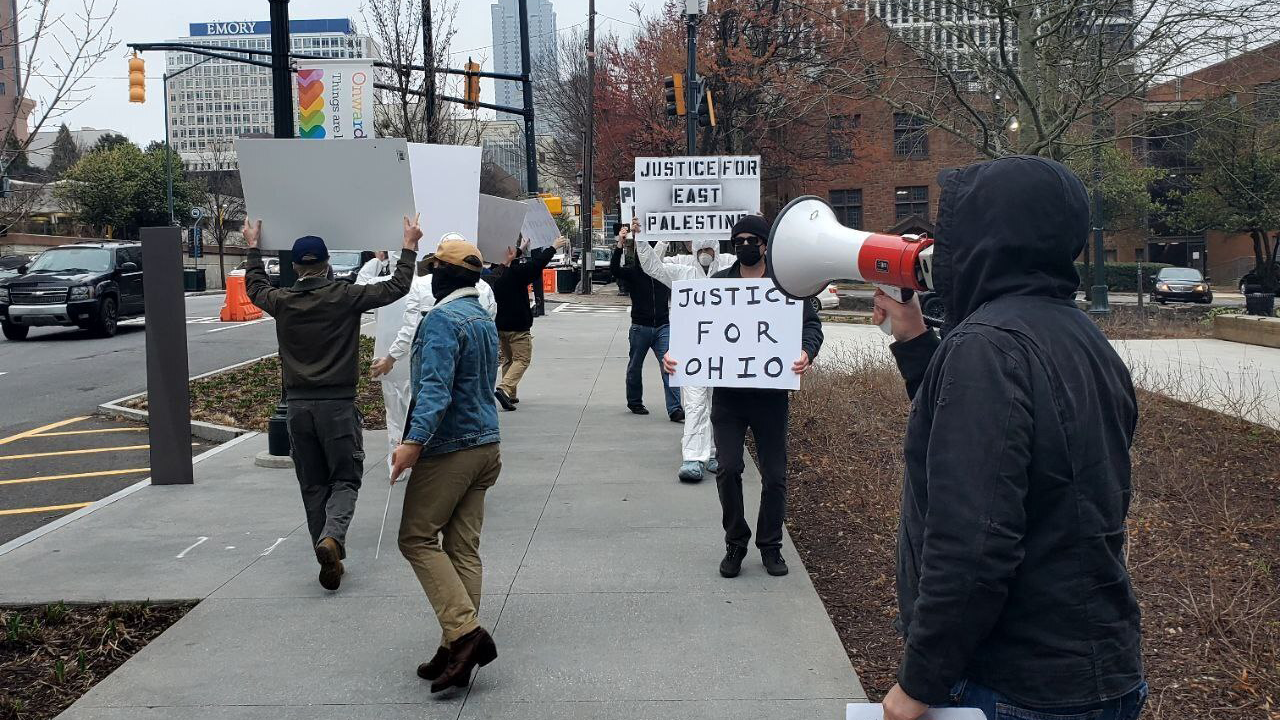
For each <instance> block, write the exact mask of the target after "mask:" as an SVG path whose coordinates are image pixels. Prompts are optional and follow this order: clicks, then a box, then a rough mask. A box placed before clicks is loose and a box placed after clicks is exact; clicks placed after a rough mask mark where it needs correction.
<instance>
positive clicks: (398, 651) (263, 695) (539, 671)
mask: <svg viewBox="0 0 1280 720" xmlns="http://www.w3.org/2000/svg"><path fill="white" fill-rule="evenodd" d="M628 322H629V321H628V319H627V316H626V315H625V314H623V313H616V314H614V313H609V314H588V313H583V314H578V313H568V312H565V313H552V314H549V315H548V316H547V317H545V318H541V319H539V320H538V322H537V325H536V326H535V334H536V336H537V339H536V341H535V345H536V347H535V351H534V364H533V367H532V368H531V370H530V372H529V374H528V375H527V376H526V378H525V381H524V383H523V384H522V386H521V393H520V395H521V400H522V401H523V402H522V403H521V404H520V409H519V410H518V411H517V412H514V413H504V414H502V421H503V428H502V430H503V461H504V469H503V473H502V477H501V478H500V479H499V481H498V484H497V486H496V487H495V488H494V489H493V490H492V491H491V493H490V495H489V501H488V508H487V512H488V516H487V518H486V523H485V534H484V542H483V546H482V548H481V554H482V555H483V557H484V560H485V570H486V572H485V594H484V599H483V602H482V607H481V620H482V622H483V623H484V624H485V625H486V626H488V627H489V628H490V629H491V630H492V631H493V632H494V635H495V637H496V639H497V642H498V648H499V657H498V660H497V662H495V663H494V664H493V665H491V666H489V667H488V668H485V669H484V670H482V671H481V672H480V674H479V675H478V677H477V679H476V681H475V682H474V684H473V686H472V688H470V690H467V691H457V692H454V693H452V694H450V693H444V694H442V695H439V696H434V697H433V696H431V695H430V693H429V691H428V688H427V685H426V684H425V683H424V682H423V681H421V680H419V679H418V678H417V677H416V676H415V674H414V668H415V667H416V665H417V663H419V662H422V661H423V660H425V659H427V658H428V657H429V656H430V654H431V653H432V652H433V651H434V649H435V642H436V640H437V639H438V633H439V630H438V626H437V625H436V623H435V620H434V617H433V616H432V615H431V611H430V607H429V605H428V604H427V601H426V598H425V597H424V596H423V594H422V591H421V589H420V588H419V587H418V585H417V583H416V581H415V579H414V576H413V574H412V572H411V571H410V569H409V567H408V564H407V563H406V562H405V561H404V560H403V559H402V558H401V557H400V555H399V552H398V550H397V548H396V543H395V531H396V527H397V525H398V516H399V512H398V505H399V501H400V498H401V497H402V496H403V490H402V489H397V490H396V492H395V494H394V496H393V501H392V504H393V506H395V507H393V508H392V510H391V519H390V520H389V521H388V524H387V525H388V527H387V537H386V538H384V539H383V542H382V549H381V557H380V559H379V560H377V561H376V562H375V561H374V560H373V555H374V546H375V543H376V538H377V533H378V524H379V521H380V515H381V512H382V507H383V502H384V499H385V494H384V493H385V488H386V481H385V479H384V478H385V476H386V472H385V467H386V465H385V458H384V457H379V456H378V455H379V453H377V452H374V451H373V450H374V449H375V448H377V449H379V450H381V449H383V448H385V446H386V443H385V434H383V433H381V432H379V433H370V434H368V435H367V436H366V448H368V449H369V450H370V453H369V454H370V458H369V460H368V462H367V464H366V467H367V468H368V472H367V474H366V478H365V480H366V484H365V492H364V494H363V497H362V500H361V504H360V505H359V508H358V511H357V513H356V517H355V521H354V523H353V526H352V532H351V535H350V536H349V538H348V543H349V560H348V574H347V576H346V578H344V581H343V586H342V589H341V591H339V592H338V593H337V594H330V593H327V592H325V591H324V590H322V589H321V588H320V587H319V585H318V584H317V583H316V580H315V575H316V565H315V560H314V556H313V553H312V551H311V549H310V548H309V542H308V540H307V538H306V530H305V528H304V527H302V508H301V504H300V502H299V500H298V491H297V486H296V481H295V480H294V478H293V475H292V473H291V472H288V471H269V470H260V469H257V468H255V467H253V463H252V458H253V455H254V454H255V453H256V452H258V451H259V450H261V449H262V448H263V447H265V438H262V437H255V438H251V439H249V440H246V441H244V442H241V443H239V444H238V445H236V446H234V447H231V448H229V449H227V450H226V451H224V452H223V453H221V454H219V455H217V456H215V457H213V458H210V459H208V460H206V461H204V462H202V463H201V464H200V465H198V466H197V468H196V485H195V486H194V487H172V486H170V487H159V486H157V487H146V488H144V489H142V490H140V491H138V492H135V493H133V494H132V495H129V496H128V497H125V498H123V499H120V500H118V501H116V502H115V503H113V504H111V505H109V506H107V507H105V508H102V509H101V510H98V511H96V512H94V513H92V514H89V515H87V516H85V517H82V518H80V519H78V520H76V521H74V522H72V523H69V524H67V525H66V526H64V527H62V528H60V529H58V530H56V531H54V532H52V533H49V534H48V535H45V536H44V537H41V538H39V539H37V540H35V541H33V542H31V543H29V544H26V545H24V546H22V547H19V548H17V549H15V550H13V551H11V552H9V553H8V554H6V555H4V556H0V577H3V578H5V579H6V582H4V583H3V584H2V585H0V603H22V602H46V601H53V600H68V601H92V600H126V599H148V598H149V599H152V600H160V599H187V598H190V599H201V600H202V602H201V603H200V604H199V605H198V606H197V607H196V608H195V609H194V610H192V611H191V613H189V614H188V615H187V616H186V617H185V618H183V619H182V620H181V621H179V622H178V623H177V624H175V625H174V626H173V627H172V628H170V629H169V630H168V631H167V632H165V633H164V634H163V635H161V636H160V637H159V638H157V639H156V640H155V641H153V642H152V643H151V644H150V645H149V646H147V647H146V648H145V649H144V650H143V651H142V652H140V653H139V654H138V655H136V656H135V657H134V658H133V659H131V660H130V661H129V662H128V663H126V664H125V665H124V666H123V667H121V668H120V669H119V670H118V671H116V672H115V673H114V674H112V675H111V676H110V677H108V678H107V679H106V680H104V681H103V682H101V683H100V684H99V685H98V686H97V687H95V688H93V689H92V690H91V691H90V692H89V693H88V694H86V695H85V696H84V697H83V698H82V699H81V700H80V701H79V702H77V703H76V704H75V705H74V706H73V707H72V708H71V709H69V710H68V711H67V712H66V713H64V714H63V716H62V717H65V718H73V719H86V718H97V719H113V720H114V719H117V718H118V719H124V718H142V719H144V720H146V719H152V718H154V719H156V720H159V719H160V718H165V719H166V720H168V719H178V720H180V719H184V718H192V719H205V718H242V719H246V720H247V719H253V720H256V719H258V718H263V719H266V718H271V719H272V720H274V719H276V718H289V719H293V718H297V719H299V720H302V719H304V718H305V719H306V720H313V719H315V720H326V719H329V718H333V719H336V718H506V717H511V718H515V717H519V718H605V717H628V718H725V717H752V718H754V717H770V718H796V719H797V720H799V719H800V718H806V719H808V718H824V717H825V718H836V717H841V716H842V714H843V706H844V703H846V702H848V701H851V700H859V699H862V698H863V697H864V694H863V691H862V688H861V687H860V685H859V683H858V680H857V677H856V676H855V674H854V672H853V669H852V668H851V666H850V663H849V660H848V658H847V657H846V655H845V652H844V650H843V648H842V647H841V644H840V641H839V638H838V637H837V635H836V633H835V630H834V629H833V627H832V626H831V622H830V620H829V619H828V616H827V613H826V611H825V610H824V608H823V606H822V603H821V601H820V600H819V599H818V596H817V594H816V593H815V591H814V589H813V586H812V584H811V583H810V581H809V578H808V575H807V574H806V573H805V572H804V569H803V566H802V564H801V563H800V561H799V559H798V558H797V557H796V555H795V553H794V551H793V549H792V548H791V546H790V544H789V543H788V544H787V547H786V549H785V553H786V557H787V560H788V562H789V563H790V564H791V566H792V573H791V575H789V576H788V577H785V578H771V577H768V576H767V575H766V574H765V572H764V569H763V568H762V567H761V566H760V563H759V556H758V554H757V553H755V552H754V551H753V552H752V554H751V555H750V557H749V558H748V561H747V563H746V564H745V565H744V571H743V574H742V576H741V577H739V578H737V579H735V580H724V579H722V578H720V577H719V575H718V573H717V565H718V563H719V560H720V557H721V555H722V554H723V548H724V546H723V541H722V534H721V530H720V528H719V518H720V511H719V505H718V503H717V500H716V492H715V487H714V484H712V483H704V484H702V485H697V486H682V485H680V484H678V483H677V482H676V481H675V479H674V474H675V470H676V467H677V466H678V464H679V452H678V444H679V432H680V428H679V426H678V425H675V424H672V423H670V422H668V421H667V420H666V418H665V416H664V415H663V414H662V413H661V412H657V413H654V414H653V415H650V416H647V417H639V416H635V415H631V414H630V413H629V412H627V410H626V408H625V401H624V396H623V387H622V386H623V383H622V377H623V370H624V366H625V362H626V361H625V355H626V337H627V329H628ZM646 369H647V370H648V372H647V373H646V378H645V379H646V399H647V401H648V403H649V406H650V407H651V408H660V407H661V405H662V401H661V385H660V384H659V382H658V376H657V370H656V368H655V367H654V365H653V364H650V365H649V367H648V368H646ZM752 483H753V485H754V487H753V488H751V489H750V490H749V491H748V493H747V494H748V496H755V497H758V493H759V490H758V479H753V480H752ZM748 512H749V514H748V516H749V517H754V509H749V511H748Z"/></svg>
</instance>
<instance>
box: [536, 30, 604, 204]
mask: <svg viewBox="0 0 1280 720" xmlns="http://www.w3.org/2000/svg"><path fill="white" fill-rule="evenodd" d="M617 43H618V39H617V38H616V37H614V36H612V35H608V34H599V33H597V35H596V78H597V80H596V83H597V89H598V88H599V86H601V85H603V83H604V82H605V79H606V78H607V77H608V67H607V63H608V58H610V57H613V56H616V55H617V52H616V47H617ZM586 48H587V33H586V31H585V30H583V29H581V28H575V29H572V30H570V31H569V32H567V33H565V34H564V35H563V36H562V37H561V38H560V39H559V42H558V43H557V47H556V54H555V56H552V55H550V54H548V55H543V56H540V57H539V58H538V60H537V61H536V62H535V63H534V67H533V79H534V82H533V93H534V104H535V106H536V107H537V109H538V110H539V111H540V112H541V114H540V115H539V117H538V125H539V130H541V131H542V132H543V133H544V134H545V136H546V137H545V138H544V139H541V140H540V143H539V144H540V146H541V151H542V159H543V163H542V164H540V168H541V169H544V170H546V174H547V175H549V176H550V179H551V180H553V181H555V183H557V184H558V186H559V187H563V188H572V187H574V186H575V177H576V175H577V173H578V170H579V169H580V168H581V167H582V159H583V158H582V152H583V144H582V141H583V138H584V136H585V135H586V132H587V117H588V115H589V113H590V109H589V108H588V106H587V105H588V102H587V97H588V95H589V93H588V92H587V91H588V85H587V50H586ZM597 97H599V94H597ZM603 110H604V108H601V107H599V106H597V107H596V108H595V112H596V113H597V116H596V122H597V125H599V124H600V122H601V118H600V115H599V113H601V112H602V111H603ZM599 139H600V133H598V132H597V133H596V137H595V138H594V140H597V141H598V140H599ZM592 145H593V146H594V145H595V142H593V143H592ZM599 151H600V149H599V148H598V149H597V152H599ZM545 184H546V183H544V185H545Z"/></svg>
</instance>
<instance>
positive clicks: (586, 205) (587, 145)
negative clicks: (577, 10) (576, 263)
mask: <svg viewBox="0 0 1280 720" xmlns="http://www.w3.org/2000/svg"><path fill="white" fill-rule="evenodd" d="M595 117H596V0H589V1H588V3H587V135H586V141H585V142H584V143H583V159H582V172H583V175H582V218H583V221H582V294H583V295H590V294H591V272H589V270H588V268H589V267H591V266H594V265H595V255H593V254H592V253H591V228H592V226H593V225H594V224H595V223H594V222H593V218H592V217H591V215H592V213H593V211H594V210H595V205H594V202H595V199H594V198H593V197H592V196H593V195H594V193H592V184H593V182H594V180H595V178H594V177H593V175H592V173H593V169H592V167H591V160H592V156H593V155H595V150H596V128H595Z"/></svg>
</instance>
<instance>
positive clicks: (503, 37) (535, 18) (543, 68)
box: [489, 0, 558, 132]
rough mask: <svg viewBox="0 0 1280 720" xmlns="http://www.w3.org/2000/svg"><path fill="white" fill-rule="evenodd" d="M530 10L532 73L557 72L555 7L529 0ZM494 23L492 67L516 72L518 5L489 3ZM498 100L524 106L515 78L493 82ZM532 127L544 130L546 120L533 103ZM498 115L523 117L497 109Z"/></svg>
mask: <svg viewBox="0 0 1280 720" xmlns="http://www.w3.org/2000/svg"><path fill="white" fill-rule="evenodd" d="M528 11H529V60H530V64H531V65H532V66H533V72H534V74H535V76H536V75H537V74H539V73H546V72H549V73H551V74H553V75H554V74H555V73H556V68H557V65H558V63H557V57H558V56H557V52H556V50H557V46H558V41H557V39H556V11H555V8H554V7H552V5H551V0H528ZM489 12H490V15H491V19H492V23H493V69H494V71H495V72H500V73H512V74H515V75H519V74H520V72H521V71H522V70H523V68H522V67H521V62H520V9H519V5H518V3H517V2H516V0H498V2H495V3H493V4H492V5H490V6H489ZM494 87H495V90H496V93H495V94H496V96H497V104H499V105H506V106H508V107H524V89H523V88H522V87H521V86H520V83H518V82H516V81H514V80H497V81H495V82H494ZM533 112H534V129H535V131H537V132H544V131H545V130H544V128H546V127H547V124H546V123H544V122H542V121H540V120H539V119H538V118H539V117H545V116H544V115H543V112H545V111H544V109H543V107H541V106H540V105H539V104H535V105H534V108H533ZM498 117H499V119H503V120H516V121H522V120H521V118H520V116H518V115H508V114H506V113H499V115H498Z"/></svg>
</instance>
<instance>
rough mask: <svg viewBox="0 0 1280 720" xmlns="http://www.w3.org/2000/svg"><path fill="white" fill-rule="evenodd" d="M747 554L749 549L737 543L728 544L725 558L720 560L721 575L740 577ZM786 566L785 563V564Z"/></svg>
mask: <svg viewBox="0 0 1280 720" xmlns="http://www.w3.org/2000/svg"><path fill="white" fill-rule="evenodd" d="M746 556H747V549H746V548H744V547H738V546H737V545H727V546H726V547H725V553H724V559H723V560H721V561H720V576H721V577H727V578H734V577H738V573H740V572H742V559H743V558H745V557H746ZM783 567H784V568H785V567H786V566H785V565H784V566H783Z"/></svg>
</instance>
